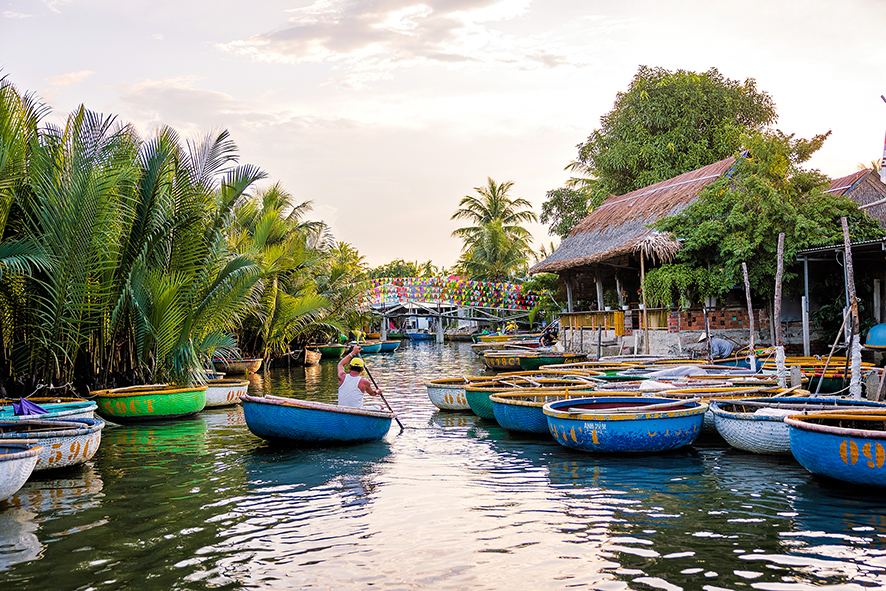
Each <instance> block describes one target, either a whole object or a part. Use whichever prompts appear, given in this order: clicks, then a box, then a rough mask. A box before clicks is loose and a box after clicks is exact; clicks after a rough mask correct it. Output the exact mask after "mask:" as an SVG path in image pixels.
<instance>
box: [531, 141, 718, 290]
mask: <svg viewBox="0 0 886 591" xmlns="http://www.w3.org/2000/svg"><path fill="white" fill-rule="evenodd" d="M734 164H735V158H733V157H731V156H730V157H729V158H726V159H725V160H720V161H719V162H715V163H713V164H709V165H708V166H703V167H701V168H699V169H696V170H693V171H690V172H685V173H683V174H681V175H679V176H676V177H674V178H672V179H668V180H666V181H661V182H659V183H655V184H654V185H649V186H648V187H643V188H642V189H637V190H636V191H631V192H630V193H626V194H624V195H613V196H612V197H609V198H608V199H607V200H606V201H604V202H603V203H602V204H601V205H600V206H599V207H598V208H597V209H595V210H594V211H592V212H591V213H590V214H589V215H588V216H587V217H586V218H585V219H583V220H582V221H581V222H579V223H578V225H576V226H575V227H574V228H573V229H572V231H571V232H570V233H569V236H567V237H566V239H565V240H563V242H562V243H561V244H560V246H559V247H558V248H557V249H556V250H555V251H554V252H553V253H552V254H551V255H550V256H549V257H548V258H546V259H545V260H543V261H541V262H540V263H538V264H537V265H535V266H534V267H532V269H530V271H529V272H530V273H557V272H560V271H564V270H567V269H570V268H573V267H580V266H585V265H591V264H595V263H604V262H607V261H611V260H613V259H617V258H619V257H623V256H625V255H630V254H631V253H633V252H634V251H636V250H637V248H638V247H640V245H641V243H642V241H643V239H644V238H646V237H647V236H649V235H651V234H652V233H653V232H654V230H652V229H650V228H649V226H650V225H651V224H653V223H654V222H656V221H658V220H659V219H661V218H663V217H666V216H671V215H674V214H676V213H678V212H680V211H682V210H683V209H685V208H686V207H687V206H689V205H690V204H691V203H692V202H693V201H695V200H696V199H697V198H698V194H699V192H701V190H702V189H703V188H704V187H706V186H707V185H709V184H710V183H712V182H714V181H715V180H717V179H718V178H720V177H721V176H722V175H724V174H725V173H727V172H728V171H729V170H730V169H731V168H732V166H733V165H734Z"/></svg>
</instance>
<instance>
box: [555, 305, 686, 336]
mask: <svg viewBox="0 0 886 591" xmlns="http://www.w3.org/2000/svg"><path fill="white" fill-rule="evenodd" d="M668 312H669V310H668V309H667V308H651V309H649V310H647V311H646V318H647V319H648V321H649V330H667V329H668ZM631 324H632V329H638V330H642V329H643V310H639V309H636V308H633V309H631ZM599 328H602V329H603V330H604V331H608V330H614V331H615V335H616V336H623V335H624V334H625V311H624V310H599V311H597V310H595V311H587V312H564V313H563V314H560V329H561V330H563V329H570V330H591V331H596V330H598V329H599Z"/></svg>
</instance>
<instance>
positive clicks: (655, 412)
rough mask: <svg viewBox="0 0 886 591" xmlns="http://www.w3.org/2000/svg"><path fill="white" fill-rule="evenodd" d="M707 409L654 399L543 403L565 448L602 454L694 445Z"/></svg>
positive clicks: (609, 398) (690, 403)
mask: <svg viewBox="0 0 886 591" xmlns="http://www.w3.org/2000/svg"><path fill="white" fill-rule="evenodd" d="M707 407H708V405H707V404H704V403H701V402H696V401H690V400H675V399H668V398H652V397H648V398H646V397H626V396H605V397H594V398H578V399H575V400H561V401H558V402H549V403H547V404H545V405H544V407H543V408H544V413H545V415H546V416H547V418H548V428H549V429H550V432H551V435H553V437H554V439H556V440H557V442H558V443H560V444H561V445H563V446H565V447H568V448H571V449H577V450H582V451H590V452H603V453H626V452H631V453H636V452H661V451H668V450H672V449H677V448H680V447H683V446H686V445H692V444H693V443H694V442H695V440H696V439H697V438H698V435H699V434H700V433H701V424H702V421H703V420H704V413H705V411H706V410H707Z"/></svg>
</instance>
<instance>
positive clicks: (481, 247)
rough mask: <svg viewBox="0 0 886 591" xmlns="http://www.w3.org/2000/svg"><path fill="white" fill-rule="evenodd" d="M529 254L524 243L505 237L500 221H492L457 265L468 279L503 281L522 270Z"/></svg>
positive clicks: (520, 240)
mask: <svg viewBox="0 0 886 591" xmlns="http://www.w3.org/2000/svg"><path fill="white" fill-rule="evenodd" d="M530 252H531V248H530V246H529V244H528V243H527V242H526V241H524V240H523V239H521V238H512V237H511V236H509V235H508V232H507V231H506V229H505V227H504V224H503V223H502V222H501V220H496V221H494V222H491V223H488V224H485V225H484V226H483V228H482V231H481V233H480V234H479V235H478V236H477V237H476V238H475V240H474V243H473V245H472V246H471V248H470V250H468V251H467V252H466V253H464V254H463V255H462V257H461V259H460V260H459V262H458V265H459V266H460V267H461V268H462V269H463V270H464V272H465V273H466V274H467V275H468V276H470V277H471V278H472V279H476V280H480V281H505V280H508V279H511V278H513V277H514V276H515V275H517V274H519V273H521V272H524V271H525V270H526V266H527V265H526V260H527V256H528V254H529V253H530Z"/></svg>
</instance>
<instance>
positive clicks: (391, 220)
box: [0, 0, 886, 266]
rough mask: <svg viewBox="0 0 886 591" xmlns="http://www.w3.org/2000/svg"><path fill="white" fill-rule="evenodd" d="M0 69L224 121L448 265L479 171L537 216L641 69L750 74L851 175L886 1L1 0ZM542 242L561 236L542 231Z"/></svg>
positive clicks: (787, 125) (283, 164)
mask: <svg viewBox="0 0 886 591" xmlns="http://www.w3.org/2000/svg"><path fill="white" fill-rule="evenodd" d="M2 6H3V8H2V18H0V68H2V73H3V74H6V75H7V76H8V77H9V79H10V80H11V81H12V82H14V83H15V84H16V85H17V86H18V87H19V89H21V90H27V91H31V92H35V93H37V94H38V95H39V96H40V97H42V98H43V99H44V101H46V102H47V103H48V104H49V105H50V106H51V107H52V108H53V110H54V111H53V112H54V115H55V116H56V117H59V118H61V117H64V116H66V115H67V114H68V113H69V112H70V111H72V110H73V109H75V108H76V107H77V106H78V105H80V104H81V103H82V104H85V105H86V107H87V108H89V109H92V110H94V111H99V112H103V113H112V114H116V115H117V116H118V117H119V118H120V119H121V120H122V121H123V122H129V123H132V124H134V125H135V126H136V128H137V129H138V130H139V132H140V133H141V134H142V135H149V134H150V133H151V132H152V131H153V130H155V129H156V128H157V127H158V126H160V125H170V126H172V127H174V128H175V129H177V130H178V131H179V132H180V133H181V134H182V135H184V136H186V137H195V136H202V135H203V134H205V133H206V132H208V131H211V130H213V129H217V128H227V129H228V130H230V132H231V134H232V136H233V139H234V140H235V141H236V142H237V144H238V145H239V147H240V150H241V162H244V163H252V164H256V165H258V166H260V167H262V168H263V169H264V170H265V171H267V172H268V173H269V175H270V181H271V182H275V181H280V182H282V184H283V186H284V187H285V188H286V189H287V190H289V191H290V192H291V193H293V194H294V195H295V196H296V198H297V199H298V200H299V201H304V200H309V199H310V200H313V202H314V212H313V215H312V216H311V217H313V218H314V219H323V220H324V221H326V222H327V223H329V224H330V225H331V226H332V228H333V232H334V234H335V237H336V238H337V239H339V240H343V241H345V242H349V243H351V244H352V245H354V246H355V247H356V248H357V249H359V251H360V252H361V253H362V254H364V255H365V256H366V259H367V262H368V263H369V264H371V265H373V266H375V265H379V264H382V263H385V262H388V261H390V260H392V259H395V258H403V259H407V260H418V261H425V260H428V259H432V260H433V261H434V262H435V263H436V264H438V265H444V266H449V265H452V264H453V263H454V262H455V260H456V258H457V257H458V254H459V249H460V247H461V243H460V241H458V240H457V239H455V238H451V237H450V232H451V231H452V230H453V229H455V228H457V227H458V224H459V223H458V222H457V221H456V222H453V221H450V220H449V218H450V216H451V215H452V213H453V212H454V211H455V209H456V208H457V206H458V201H459V200H460V198H461V197H462V196H464V195H465V194H468V193H471V192H472V190H473V187H477V186H480V185H483V184H485V182H486V177H487V176H489V177H492V178H493V179H495V180H496V181H498V182H502V181H506V180H510V181H513V182H514V187H513V190H512V191H513V193H512V194H513V196H514V197H523V198H526V199H528V200H529V201H530V202H532V203H533V204H534V205H535V209H536V212H537V213H539V212H540V209H541V203H542V201H543V200H544V195H545V192H546V191H548V190H550V189H554V188H557V187H559V186H561V185H562V184H563V182H564V180H565V179H566V178H567V176H568V175H567V173H566V172H564V170H563V168H564V166H565V165H566V164H568V163H569V161H570V160H572V159H573V158H575V156H576V145H577V144H579V143H580V142H582V141H583V140H584V139H585V138H586V137H587V136H588V135H589V133H590V132H591V131H592V130H593V129H594V128H595V127H596V126H597V125H598V123H599V118H600V116H601V115H603V114H604V113H606V112H607V111H609V110H610V109H611V108H612V104H613V101H614V98H615V94H616V93H617V92H619V91H623V90H625V89H626V88H627V86H628V84H629V83H630V81H631V78H632V77H633V75H634V74H635V73H636V71H637V68H638V66H639V65H641V64H642V65H648V66H660V67H664V68H668V69H678V68H682V69H688V70H695V71H704V70H707V69H709V68H711V67H716V68H718V69H719V70H720V71H721V73H723V75H725V76H727V77H729V78H733V79H737V80H744V79H746V78H755V79H756V80H757V84H758V88H759V89H760V90H765V91H767V92H769V93H770V94H771V95H772V97H773V98H774V100H775V103H776V105H777V108H778V114H779V120H778V125H777V126H778V127H779V128H780V129H782V130H783V131H786V132H791V133H796V134H797V135H798V136H801V137H810V136H812V135H813V134H815V133H821V132H825V131H827V130H829V129H830V130H833V134H832V136H831V138H830V139H829V140H828V141H827V142H826V143H825V146H824V148H823V149H822V150H821V152H820V153H819V154H818V155H817V156H816V157H815V160H814V161H813V162H812V165H813V166H815V167H817V168H820V169H821V170H822V171H823V172H825V173H826V174H829V175H831V176H843V175H845V174H849V173H852V172H853V171H855V170H856V168H857V165H858V164H859V163H862V162H870V161H871V160H875V159H879V158H880V156H881V154H882V150H883V138H884V132H886V103H884V102H883V100H881V98H880V95H881V94H886V73H884V65H886V41H884V39H886V34H884V31H886V28H884V26H886V1H884V0H842V1H841V2H833V1H831V0H804V1H793V0H762V1H761V0H745V1H743V2H716V1H713V0H667V1H665V0H619V1H613V0H608V1H598V0H535V1H532V0H423V1H422V0H316V1H311V0H289V1H283V0H258V1H244V0H214V1H212V2H209V1H206V0H152V1H150V2H128V1H121V0H43V1H39V0H3V3H2ZM532 230H533V233H534V235H535V237H536V246H538V245H540V244H542V243H545V244H548V243H550V241H551V240H552V239H553V238H552V237H550V236H548V235H547V232H546V228H545V227H544V226H541V225H539V226H537V227H533V228H532Z"/></svg>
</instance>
